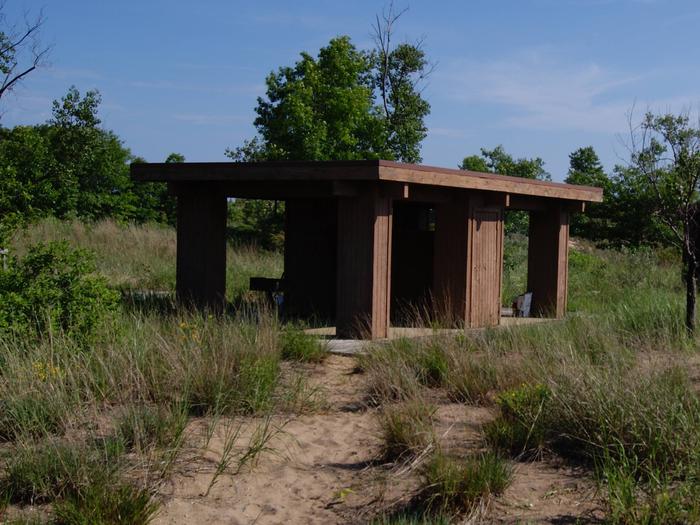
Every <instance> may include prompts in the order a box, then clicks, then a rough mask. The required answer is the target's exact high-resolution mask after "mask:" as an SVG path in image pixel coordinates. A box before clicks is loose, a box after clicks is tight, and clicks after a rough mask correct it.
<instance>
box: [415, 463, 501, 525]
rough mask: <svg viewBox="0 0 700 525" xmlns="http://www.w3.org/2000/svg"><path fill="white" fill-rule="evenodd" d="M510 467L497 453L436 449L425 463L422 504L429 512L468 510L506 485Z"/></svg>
mask: <svg viewBox="0 0 700 525" xmlns="http://www.w3.org/2000/svg"><path fill="white" fill-rule="evenodd" d="M511 478H512V471H511V468H510V466H509V465H508V462H507V461H506V460H504V459H503V458H502V457H501V456H499V455H498V454H495V453H492V452H484V453H480V454H476V455H474V456H469V457H467V458H459V457H450V456H448V455H446V454H444V453H442V452H437V453H436V454H434V456H433V457H432V458H431V460H430V461H429V462H428V463H427V464H426V465H425V466H424V469H423V482H422V488H421V492H420V499H421V500H422V502H423V503H422V504H423V505H424V506H425V507H426V508H428V509H431V511H432V512H442V513H450V514H454V513H458V514H468V513H470V512H473V511H474V510H475V509H476V508H477V507H478V506H479V505H481V504H483V503H486V502H487V501H488V500H489V498H492V497H494V496H497V495H499V494H501V493H503V491H504V490H505V489H506V488H507V487H508V485H509V484H510V481H511Z"/></svg>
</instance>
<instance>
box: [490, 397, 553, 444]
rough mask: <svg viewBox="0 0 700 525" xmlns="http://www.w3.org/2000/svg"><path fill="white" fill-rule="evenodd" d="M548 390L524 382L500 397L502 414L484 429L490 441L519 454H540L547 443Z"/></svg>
mask: <svg viewBox="0 0 700 525" xmlns="http://www.w3.org/2000/svg"><path fill="white" fill-rule="evenodd" d="M550 395H551V394H550V391H549V389H548V388H547V387H546V386H544V385H541V384H535V385H530V384H524V385H521V386H520V387H519V388H515V389H512V390H508V391H506V392H503V393H501V394H500V395H499V396H498V398H497V403H498V406H499V408H500V414H499V416H498V417H497V418H496V419H495V420H494V421H492V422H491V423H489V424H487V425H486V427H485V428H484V432H485V434H486V440H487V442H488V443H489V444H490V445H491V446H493V447H495V448H496V449H498V450H503V451H506V452H508V453H510V454H514V455H516V456H519V455H528V456H532V455H537V454H539V453H541V452H542V451H543V450H544V449H545V447H546V445H547V437H548V432H549V431H550V430H551V428H549V427H548V419H547V416H548V407H547V401H548V400H549V398H550Z"/></svg>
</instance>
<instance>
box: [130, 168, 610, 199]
mask: <svg viewBox="0 0 700 525" xmlns="http://www.w3.org/2000/svg"><path fill="white" fill-rule="evenodd" d="M131 176H132V178H133V179H134V180H136V181H143V182H239V181H240V182H265V181H269V182H274V181H324V182H330V181H336V180H337V181H390V182H403V183H410V184H421V185H427V186H439V187H446V188H459V189H474V190H482V191H495V192H503V193H512V194H516V195H531V196H537V197H546V198H553V199H567V200H575V201H586V202H602V200H603V190H602V189H601V188H594V187H592V186H576V185H573V184H564V183H560V182H547V181H541V180H533V179H525V178H520V177H509V176H507V175H499V174H495V173H481V172H478V171H466V170H458V169H449V168H436V167H433V166H423V165H419V164H403V163H400V162H392V161H387V160H350V161H317V162H304V161H301V162H297V161H266V162H182V163H176V162H173V163H165V162H162V163H145V162H137V163H133V164H132V165H131Z"/></svg>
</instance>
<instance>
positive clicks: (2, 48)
mask: <svg viewBox="0 0 700 525" xmlns="http://www.w3.org/2000/svg"><path fill="white" fill-rule="evenodd" d="M4 8H5V3H4V2H3V3H0V71H1V72H2V82H0V99H1V98H2V96H3V95H5V94H6V93H8V92H10V91H12V90H13V88H14V87H16V86H17V84H18V83H19V82H20V81H21V80H22V79H24V78H25V77H26V76H27V75H29V74H30V73H31V72H32V71H34V70H35V69H36V68H38V67H40V66H42V65H44V60H45V59H46V57H47V55H48V53H49V51H50V49H51V48H50V46H43V45H41V43H40V41H39V34H40V32H41V28H42V27H43V25H44V22H45V21H46V18H45V17H44V13H43V11H39V13H38V14H37V15H36V16H35V17H34V18H33V19H31V20H30V19H29V16H28V14H27V13H25V19H24V24H23V26H22V28H21V29H18V28H17V25H14V26H10V27H5V26H6V20H7V17H6V16H5V14H4Z"/></svg>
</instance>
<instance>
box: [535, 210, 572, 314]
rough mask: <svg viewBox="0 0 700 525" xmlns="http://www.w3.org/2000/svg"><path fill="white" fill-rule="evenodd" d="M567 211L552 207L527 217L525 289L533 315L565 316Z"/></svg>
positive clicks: (567, 252)
mask: <svg viewBox="0 0 700 525" xmlns="http://www.w3.org/2000/svg"><path fill="white" fill-rule="evenodd" d="M568 244H569V211H568V210H567V209H566V206H562V205H555V206H552V207H551V208H550V209H548V210H546V211H542V212H532V213H530V227H529V245H528V271H527V288H528V291H530V292H532V309H533V312H534V313H535V314H536V315H542V316H545V317H555V318H562V317H564V315H565V314H566V302H567V293H568V291H567V287H568V262H569V245H568Z"/></svg>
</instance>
